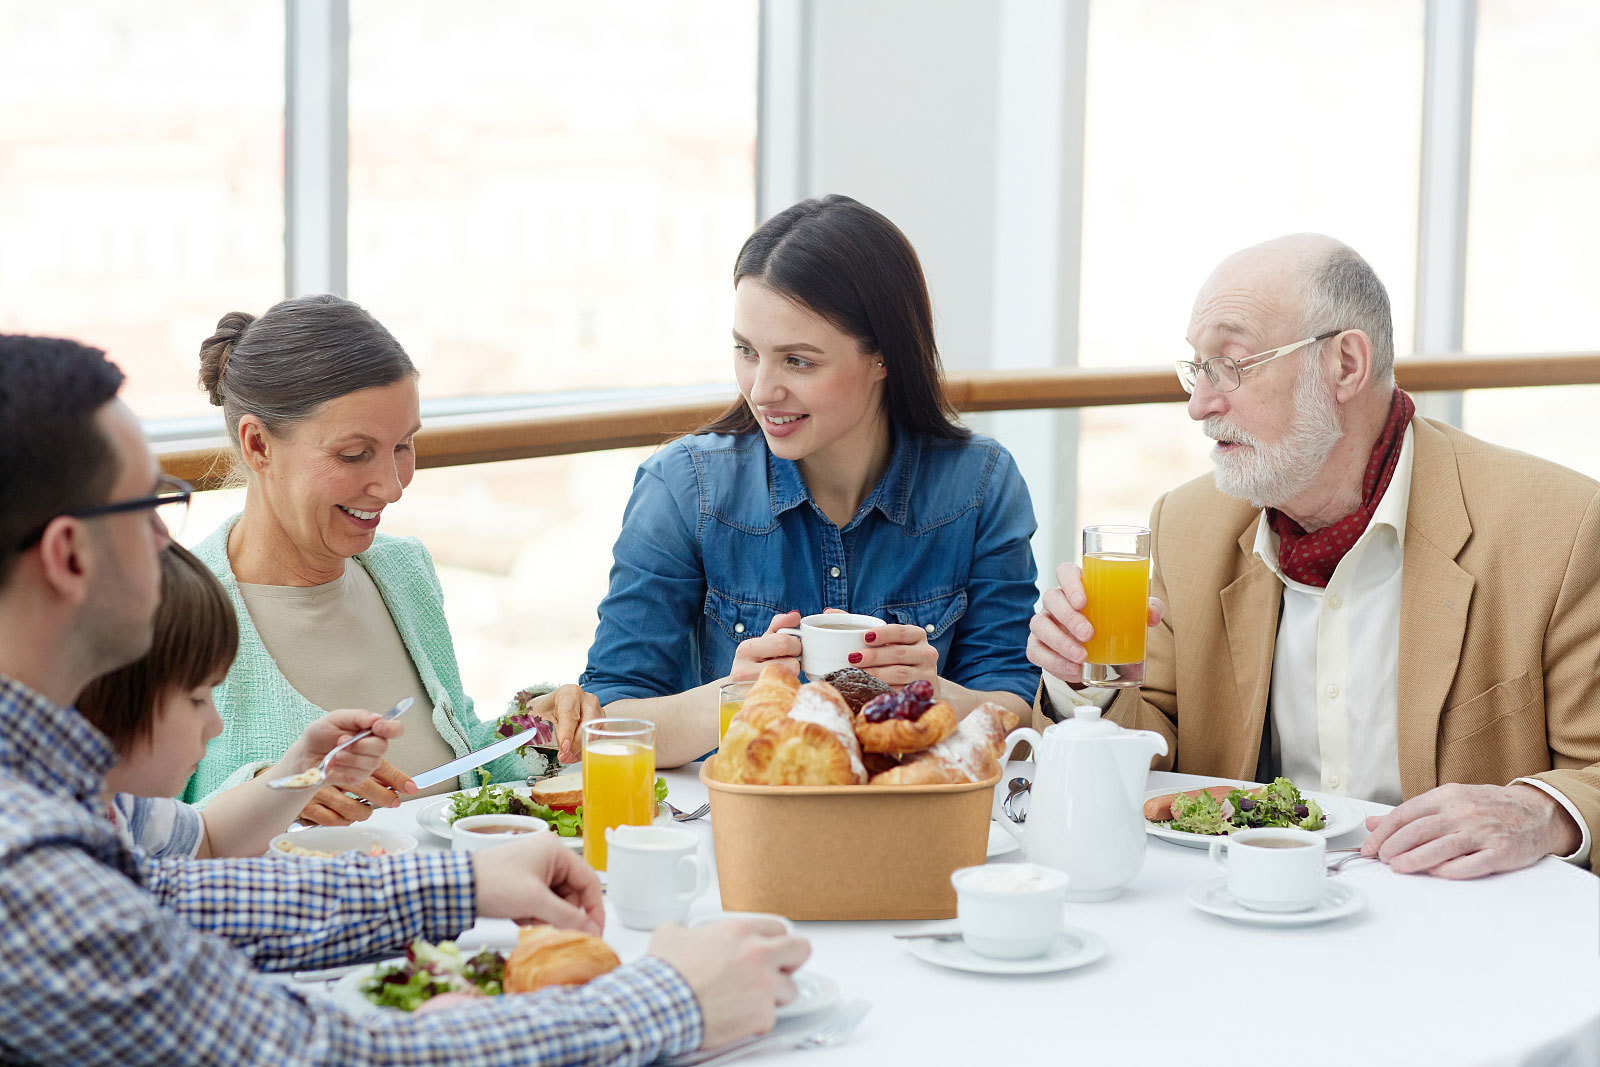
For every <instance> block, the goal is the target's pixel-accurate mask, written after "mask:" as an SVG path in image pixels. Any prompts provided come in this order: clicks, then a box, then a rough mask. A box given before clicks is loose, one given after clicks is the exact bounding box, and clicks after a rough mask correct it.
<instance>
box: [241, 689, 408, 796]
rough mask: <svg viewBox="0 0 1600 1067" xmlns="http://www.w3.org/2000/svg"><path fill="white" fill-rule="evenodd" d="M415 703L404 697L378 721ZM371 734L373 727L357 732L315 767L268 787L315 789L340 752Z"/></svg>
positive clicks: (281, 779) (277, 781) (338, 745)
mask: <svg viewBox="0 0 1600 1067" xmlns="http://www.w3.org/2000/svg"><path fill="white" fill-rule="evenodd" d="M413 703H414V701H413V700H412V699H411V698H410V697H404V698H402V699H401V700H400V702H399V703H398V704H396V705H395V706H394V707H392V708H390V709H389V710H388V711H386V712H384V713H383V715H382V716H381V717H380V718H379V720H378V722H383V721H385V720H388V719H398V718H399V717H400V716H401V715H403V714H405V710H406V709H407V708H409V707H410V706H411V705H412V704H413ZM372 725H373V726H376V725H377V723H373V724H372ZM370 736H372V730H371V728H368V729H365V730H362V731H361V732H360V733H359V734H356V735H355V736H354V737H352V738H350V739H349V740H348V741H341V742H339V743H338V744H337V745H334V746H333V747H332V748H330V749H329V750H328V754H327V755H326V756H323V757H322V762H321V763H319V764H317V765H316V766H315V767H312V768H309V769H308V770H304V771H301V772H300V773H299V774H289V775H285V776H284V777H282V778H274V779H273V780H272V781H270V782H268V783H267V788H268V789H315V788H317V787H319V786H321V785H322V783H323V782H326V781H327V780H328V764H329V763H331V762H332V761H333V757H335V756H337V755H338V754H339V753H340V752H343V751H344V750H345V749H347V748H349V747H350V746H351V745H353V744H355V743H356V742H357V741H359V740H361V739H362V738H363V737H370Z"/></svg>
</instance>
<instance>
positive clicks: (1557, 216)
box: [1464, 0, 1600, 477]
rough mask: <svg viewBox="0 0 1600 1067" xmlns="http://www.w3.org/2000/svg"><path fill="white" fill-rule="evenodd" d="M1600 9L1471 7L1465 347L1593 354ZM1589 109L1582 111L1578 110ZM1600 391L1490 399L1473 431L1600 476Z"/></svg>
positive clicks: (1508, 2)
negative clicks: (1597, 436) (1598, 439)
mask: <svg viewBox="0 0 1600 1067" xmlns="http://www.w3.org/2000/svg"><path fill="white" fill-rule="evenodd" d="M1596 55H1600V7H1596V6H1595V5H1594V4H1593V3H1591V2H1588V0H1537V2H1523V0H1518V2H1512V0H1479V6H1478V47H1477V55H1476V59H1475V63H1474V69H1473V77H1474V86H1473V117H1472V189H1471V200H1470V202H1469V221H1468V233H1469V239H1468V241H1467V309H1466V324H1465V325H1466V331H1465V340H1466V349H1467V351H1469V352H1483V353H1496V354H1505V355H1511V354H1517V353H1528V352H1557V351H1572V350H1584V351H1591V352H1592V351H1594V350H1596V349H1600V323H1597V321H1596V319H1595V312H1594V294H1595V293H1596V292H1600V257H1597V256H1596V255H1595V249H1596V248H1597V247H1600V196H1597V195H1596V189H1600V111H1597V110H1596V109H1595V107H1594V106H1593V102H1594V101H1595V100H1600V67H1597V66H1596V65H1595V62H1594V57H1595V56H1596ZM1584 101H1588V103H1584ZM1596 405H1600V386H1568V387H1560V388H1548V389H1492V390H1491V389H1485V390H1475V391H1473V392H1470V393H1468V394H1467V396H1466V405H1465V408H1466V412H1465V418H1464V423H1465V426H1466V429H1467V431H1468V432H1470V433H1473V434H1475V435H1477V436H1480V437H1483V438H1485V439H1487V440H1490V441H1494V442H1496V443H1497V444H1505V445H1509V446H1510V447H1512V448H1518V449H1522V450H1523V451H1526V452H1532V453H1534V454H1535V455H1540V456H1544V457H1546V458H1548V459H1553V460H1555V461H1556V462H1558V463H1564V464H1566V465H1567V466H1570V467H1575V468H1577V469H1578V470H1581V471H1583V472H1585V473H1586V474H1589V475H1591V476H1596V477H1600V450H1597V449H1596V448H1595V447H1594V433H1593V430H1592V429H1590V427H1592V425H1593V422H1594V410H1595V407H1596Z"/></svg>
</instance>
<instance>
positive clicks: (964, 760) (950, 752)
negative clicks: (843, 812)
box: [872, 704, 1017, 785]
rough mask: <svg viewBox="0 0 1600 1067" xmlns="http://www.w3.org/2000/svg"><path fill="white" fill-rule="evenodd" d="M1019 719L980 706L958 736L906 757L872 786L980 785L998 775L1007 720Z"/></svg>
mask: <svg viewBox="0 0 1600 1067" xmlns="http://www.w3.org/2000/svg"><path fill="white" fill-rule="evenodd" d="M1008 718H1009V719H1010V721H1011V723H1012V725H1015V724H1016V721H1017V718H1016V716H1015V715H1012V714H1011V713H1010V712H1008V711H1006V710H1005V709H1004V708H1002V707H1000V705H998V704H980V705H978V706H977V707H976V708H974V709H972V711H971V713H970V714H968V715H967V717H966V718H964V719H962V720H961V725H960V726H958V727H957V728H956V732H955V733H953V734H951V735H950V736H949V737H948V738H946V739H945V740H943V741H940V742H939V743H938V744H936V745H934V746H933V747H932V748H929V749H925V750H923V751H922V752H916V753H913V754H911V755H909V756H907V757H906V759H905V762H903V763H901V764H900V766H898V767H892V768H890V769H889V770H887V771H884V772H883V773H882V774H880V775H878V776H877V777H875V778H873V779H872V784H873V785H938V784H941V783H949V782H981V781H983V780H984V779H985V778H987V777H989V776H990V775H992V774H994V773H996V771H997V770H998V768H999V764H998V763H997V761H998V760H999V758H1000V753H1002V752H1004V751H1005V744H1006V732H1007V730H1006V720H1007V719H1008Z"/></svg>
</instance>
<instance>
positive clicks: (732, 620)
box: [700, 585, 784, 678]
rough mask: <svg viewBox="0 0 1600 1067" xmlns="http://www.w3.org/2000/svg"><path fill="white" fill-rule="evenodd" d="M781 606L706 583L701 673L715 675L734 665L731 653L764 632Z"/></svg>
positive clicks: (779, 611)
mask: <svg viewBox="0 0 1600 1067" xmlns="http://www.w3.org/2000/svg"><path fill="white" fill-rule="evenodd" d="M783 612H784V609H783V608H779V607H775V606H773V605H771V604H767V603H765V602H763V601H760V600H748V599H744V598H742V597H736V596H733V595H732V594H730V593H724V592H722V591H720V590H718V589H713V588H712V587H711V586H709V585H708V586H706V603H705V617H706V624H707V625H706V627H705V631H704V632H705V635H706V639H705V640H704V641H702V642H701V648H700V666H701V675H702V677H706V678H718V677H721V676H722V675H724V674H727V673H728V669H729V668H730V667H732V666H733V653H734V650H735V649H737V648H738V647H739V642H740V641H744V640H746V639H748V638H751V637H760V636H761V635H762V634H764V633H766V632H767V627H768V626H769V625H771V623H772V617H773V616H774V615H782V614H783Z"/></svg>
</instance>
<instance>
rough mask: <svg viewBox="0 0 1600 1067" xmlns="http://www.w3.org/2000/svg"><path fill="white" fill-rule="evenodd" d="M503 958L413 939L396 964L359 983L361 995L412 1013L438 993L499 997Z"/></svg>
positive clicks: (387, 1006)
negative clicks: (467, 954)
mask: <svg viewBox="0 0 1600 1067" xmlns="http://www.w3.org/2000/svg"><path fill="white" fill-rule="evenodd" d="M505 974H506V958H505V957H504V956H502V955H501V954H500V953H498V952H495V951H493V950H491V949H484V950H482V951H481V952H478V953H477V954H476V955H473V956H466V955H463V954H462V952H461V949H459V948H457V947H456V944H455V942H453V941H441V942H439V943H438V944H437V945H430V944H429V943H428V942H426V941H424V940H423V939H422V938H420V937H419V938H417V939H416V940H415V941H413V942H411V944H410V946H409V947H407V948H406V958H405V960H404V961H402V962H399V963H392V964H389V965H388V966H386V967H379V968H378V969H377V970H375V971H374V972H373V973H372V976H371V977H370V978H368V979H367V980H366V981H364V982H362V983H361V993H362V995H363V996H365V997H366V998H367V999H368V1000H370V1001H372V1003H374V1004H376V1005H378V1006H379V1007H381V1008H399V1009H400V1010H401V1011H416V1010H417V1007H418V1006H419V1005H420V1004H422V1002H423V1001H425V1000H428V999H430V998H432V997H436V996H438V995H439V994H440V993H479V994H481V995H483V996H486V997H497V996H499V995H500V992H501V987H500V983H501V982H503V981H504V980H505Z"/></svg>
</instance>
